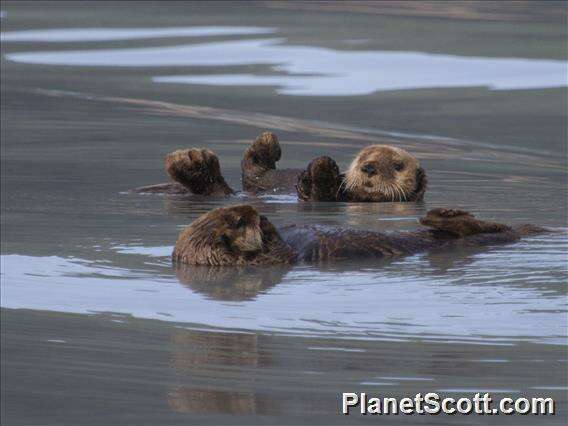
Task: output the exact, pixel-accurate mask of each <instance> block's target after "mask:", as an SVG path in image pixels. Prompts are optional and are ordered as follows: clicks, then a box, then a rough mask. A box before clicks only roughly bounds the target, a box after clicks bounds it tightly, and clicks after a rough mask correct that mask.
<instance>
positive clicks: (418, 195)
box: [411, 167, 428, 201]
mask: <svg viewBox="0 0 568 426" xmlns="http://www.w3.org/2000/svg"><path fill="white" fill-rule="evenodd" d="M415 181H416V187H415V188H414V193H413V196H412V200H411V201H422V200H423V199H424V193H425V192H426V187H427V186H428V178H426V172H425V171H424V169H423V168H422V167H418V169H416V177H415Z"/></svg>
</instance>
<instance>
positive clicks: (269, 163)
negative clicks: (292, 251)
mask: <svg viewBox="0 0 568 426" xmlns="http://www.w3.org/2000/svg"><path fill="white" fill-rule="evenodd" d="M281 156H282V150H281V148H280V143H279V141H278V137H277V136H276V135H275V134H273V133H270V132H264V133H261V134H260V135H259V136H258V137H257V138H256V139H255V141H254V142H253V143H252V144H251V145H250V146H249V147H248V148H247V150H246V151H245V153H244V155H243V159H242V161H241V171H242V186H243V190H244V191H245V192H247V193H250V194H254V195H257V194H266V193H270V194H292V193H297V195H298V198H299V199H300V200H304V201H354V202H361V201H375V202H380V201H420V200H422V198H423V196H424V192H425V191H426V183H427V180H426V174H425V173H424V170H423V169H422V168H421V167H420V164H419V162H418V160H417V159H416V158H414V157H413V156H412V155H410V154H409V153H408V152H406V151H405V150H403V149H401V148H395V147H391V146H387V145H371V146H368V147H366V148H364V149H362V150H361V151H360V152H359V154H358V155H357V156H356V157H355V159H354V160H353V162H352V163H351V165H350V167H349V169H348V170H347V172H346V173H345V174H342V173H340V171H339V167H338V166H337V164H336V162H335V161H334V160H333V159H331V158H329V157H318V158H316V159H314V160H313V161H312V162H311V163H310V164H309V165H308V167H307V168H306V169H305V170H301V169H281V170H278V169H277V168H276V163H277V162H278V161H279V160H280V158H281ZM165 168H166V173H167V174H168V176H169V177H170V178H171V179H172V180H173V181H174V182H173V183H169V184H160V185H152V186H146V187H142V188H137V189H135V190H134V191H135V192H162V193H170V194H180V193H192V194H198V195H213V196H225V195H231V194H234V193H235V191H233V189H231V187H229V185H228V184H227V182H226V181H225V179H224V178H223V175H222V173H221V167H220V165H219V160H218V158H217V156H216V155H215V153H213V151H211V150H208V149H198V148H192V149H185V150H177V151H174V152H172V153H170V154H168V155H167V156H166V158H165Z"/></svg>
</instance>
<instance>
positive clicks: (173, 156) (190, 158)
mask: <svg viewBox="0 0 568 426" xmlns="http://www.w3.org/2000/svg"><path fill="white" fill-rule="evenodd" d="M165 169H166V173H167V174H168V176H169V177H170V178H171V179H172V180H174V181H175V182H178V183H181V184H182V185H183V186H185V187H186V188H188V189H189V190H190V191H191V192H193V193H194V194H203V195H207V194H209V193H211V192H213V191H214V190H215V189H216V188H215V186H216V185H217V184H219V183H220V182H223V183H224V180H223V177H222V175H221V166H220V165H219V159H218V158H217V155H215V153H214V152H213V151H211V150H210V149H203V148H191V149H179V150H177V151H174V152H171V153H169V154H168V155H166V158H165Z"/></svg>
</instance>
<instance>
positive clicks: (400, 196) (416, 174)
mask: <svg viewBox="0 0 568 426" xmlns="http://www.w3.org/2000/svg"><path fill="white" fill-rule="evenodd" d="M426 186H427V179H426V173H425V172H424V169H422V168H421V167H420V163H419V162H418V160H417V159H416V158H415V157H414V156H412V155H410V154H409V153H408V152H406V151H405V150H403V149H401V148H396V147H392V146H388V145H370V146H367V147H365V148H363V149H362V150H361V151H360V152H359V153H358V154H357V156H356V157H355V159H354V160H353V161H352V162H351V165H350V166H349V169H348V170H347V172H346V173H345V180H344V182H343V185H342V191H343V198H344V199H345V200H346V201H359V202H360V201H372V202H396V201H399V202H400V201H422V199H423V198H424V193H425V192H426Z"/></svg>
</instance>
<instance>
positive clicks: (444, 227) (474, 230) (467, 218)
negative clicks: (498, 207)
mask: <svg viewBox="0 0 568 426" xmlns="http://www.w3.org/2000/svg"><path fill="white" fill-rule="evenodd" d="M420 223H421V224H422V225H424V226H428V227H430V228H433V229H436V230H439V231H445V232H448V233H450V234H452V235H457V236H460V237H467V236H470V235H476V234H495V233H500V232H507V231H510V230H511V228H510V227H509V226H507V225H503V224H501V223H495V222H486V221H483V220H479V219H476V218H475V217H474V216H473V215H472V214H471V213H469V212H466V211H464V210H458V209H444V208H438V209H432V210H430V211H429V212H428V213H427V214H426V216H424V217H423V218H421V219H420Z"/></svg>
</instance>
